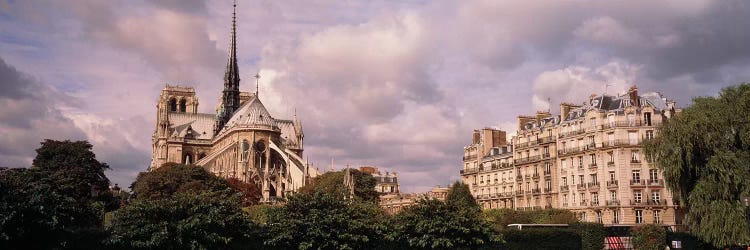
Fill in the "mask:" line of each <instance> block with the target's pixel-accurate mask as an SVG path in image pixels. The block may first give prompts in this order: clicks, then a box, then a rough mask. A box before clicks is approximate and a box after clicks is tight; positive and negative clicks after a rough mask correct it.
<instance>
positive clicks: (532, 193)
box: [461, 87, 683, 226]
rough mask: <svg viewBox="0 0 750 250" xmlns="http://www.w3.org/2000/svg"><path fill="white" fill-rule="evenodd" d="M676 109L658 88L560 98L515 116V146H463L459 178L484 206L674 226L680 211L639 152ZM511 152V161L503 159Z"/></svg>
mask: <svg viewBox="0 0 750 250" xmlns="http://www.w3.org/2000/svg"><path fill="white" fill-rule="evenodd" d="M677 112H679V109H676V108H675V104H674V102H672V101H669V100H667V99H666V98H664V97H663V96H662V95H661V94H659V93H653V92H652V93H646V94H643V95H639V94H638V90H637V88H636V87H632V88H631V89H630V90H629V91H628V92H627V93H625V94H622V95H618V96H608V95H592V96H591V97H590V98H589V100H588V101H587V102H585V103H584V104H582V105H573V104H561V105H560V114H559V115H552V114H551V113H549V112H538V113H537V114H536V115H534V116H519V117H518V130H517V131H516V136H514V137H513V138H512V140H511V144H512V145H513V148H512V152H505V153H500V154H493V153H494V151H489V153H488V152H487V151H485V152H484V154H476V153H474V152H475V151H476V150H474V148H475V147H481V145H480V144H478V143H477V141H476V139H475V140H474V143H473V144H472V145H470V146H468V147H466V148H465V151H464V166H463V170H462V171H461V176H462V180H463V181H464V182H465V183H467V184H469V185H470V186H471V187H472V189H471V190H472V192H473V194H474V195H475V196H476V197H477V199H478V201H479V202H480V204H482V205H483V207H485V208H498V207H500V208H503V207H505V208H512V209H516V210H535V209H543V208H563V209H569V210H571V211H573V212H575V213H576V214H577V215H578V216H579V218H580V219H581V220H582V221H589V222H601V223H604V224H641V223H661V224H665V225H670V226H679V225H681V224H682V214H683V210H682V208H681V207H680V205H679V203H678V202H677V201H676V200H675V199H674V198H673V195H672V192H671V191H670V190H669V189H668V188H667V187H666V186H665V184H664V179H663V177H662V173H661V171H660V170H659V169H657V168H656V166H655V165H654V164H652V163H651V162H648V161H646V159H645V157H644V156H643V150H642V143H643V141H644V140H649V139H652V138H653V137H654V136H656V135H657V133H658V128H659V126H661V124H662V123H663V122H664V120H666V119H669V118H670V117H672V116H673V115H674V114H675V113H677ZM476 137H477V136H476V132H475V136H474V138H476ZM508 148H509V149H510V147H508ZM508 151H511V150H508ZM508 158H512V160H513V163H512V165H510V166H509V165H508V164H505V165H503V164H501V163H502V162H506V163H507V162H509V161H508ZM503 160H504V161H503ZM496 176H497V177H496Z"/></svg>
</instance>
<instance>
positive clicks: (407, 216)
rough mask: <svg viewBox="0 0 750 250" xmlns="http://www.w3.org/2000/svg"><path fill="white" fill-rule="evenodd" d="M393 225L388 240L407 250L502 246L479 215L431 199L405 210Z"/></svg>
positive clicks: (421, 201)
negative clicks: (390, 239)
mask: <svg viewBox="0 0 750 250" xmlns="http://www.w3.org/2000/svg"><path fill="white" fill-rule="evenodd" d="M461 200H464V199H461ZM392 221H393V222H392V223H391V224H392V225H394V227H395V228H394V230H393V232H392V236H391V238H392V239H393V240H394V241H396V242H397V243H398V244H399V245H401V246H403V247H404V248H406V249H480V248H486V249H493V248H494V247H498V244H500V243H501V242H502V240H501V238H500V236H499V235H497V234H495V233H494V232H493V230H492V226H491V225H490V224H489V223H487V222H486V221H485V220H484V219H483V218H482V217H481V214H480V213H479V211H477V210H474V209H459V208H458V207H457V206H456V205H453V206H451V205H447V204H446V203H444V202H442V201H439V200H434V199H424V200H420V201H418V202H417V203H416V204H415V205H412V206H409V207H406V208H404V210H402V211H401V212H400V213H398V214H397V215H396V216H395V217H393V219H392Z"/></svg>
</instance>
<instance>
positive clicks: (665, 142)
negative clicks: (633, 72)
mask: <svg viewBox="0 0 750 250" xmlns="http://www.w3.org/2000/svg"><path fill="white" fill-rule="evenodd" d="M644 152H645V153H646V156H647V159H648V160H649V161H652V162H655V163H656V165H657V166H658V167H659V168H661V169H662V170H663V173H664V179H665V181H666V183H667V185H668V187H669V188H670V189H672V190H674V191H675V192H676V194H677V195H678V197H679V198H680V200H682V201H684V204H685V206H686V207H687V213H686V215H685V220H684V222H685V224H687V225H688V226H690V228H691V231H692V232H693V233H695V234H696V235H698V236H700V237H701V238H703V239H705V240H706V241H708V242H710V243H712V244H713V245H714V246H716V247H722V246H728V245H734V244H740V243H747V242H750V235H749V234H748V225H747V224H746V220H745V219H746V215H745V208H744V207H743V205H742V202H741V201H740V199H741V197H746V196H749V195H750V183H748V182H747V180H748V179H750V168H748V165H747V163H748V162H750V84H741V85H738V86H734V87H728V88H725V89H723V90H722V91H721V93H720V94H719V97H699V98H694V99H693V105H692V106H690V107H688V108H685V109H684V110H683V111H682V112H681V113H679V114H677V115H676V116H675V117H674V118H672V119H671V120H668V121H667V122H666V123H665V124H664V126H663V127H662V128H661V129H660V131H659V136H657V137H656V138H655V139H653V140H651V141H647V142H646V143H645V145H644ZM719 214H720V215H721V216H716V215H719Z"/></svg>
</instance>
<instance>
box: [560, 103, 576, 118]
mask: <svg viewBox="0 0 750 250" xmlns="http://www.w3.org/2000/svg"><path fill="white" fill-rule="evenodd" d="M577 107H578V106H576V105H573V104H569V103H560V120H562V121H564V120H565V119H566V118H568V114H569V113H570V110H571V109H574V108H577Z"/></svg>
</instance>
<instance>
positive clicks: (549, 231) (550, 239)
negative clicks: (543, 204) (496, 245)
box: [503, 228, 581, 250]
mask: <svg viewBox="0 0 750 250" xmlns="http://www.w3.org/2000/svg"><path fill="white" fill-rule="evenodd" d="M503 238H504V239H505V242H506V243H505V244H504V245H503V246H504V248H505V249H530V248H531V246H533V248H534V249H540V250H544V249H563V250H564V249H581V236H580V235H578V233H576V232H575V231H574V230H572V229H568V228H530V229H524V230H515V229H513V230H507V231H505V232H504V233H503Z"/></svg>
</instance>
